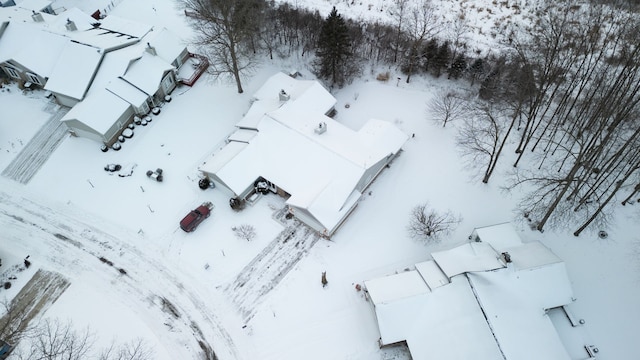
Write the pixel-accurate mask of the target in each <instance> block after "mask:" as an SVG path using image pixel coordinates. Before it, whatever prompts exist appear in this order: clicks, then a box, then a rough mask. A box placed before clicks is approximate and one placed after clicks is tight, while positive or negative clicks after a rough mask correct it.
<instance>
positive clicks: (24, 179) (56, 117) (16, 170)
mask: <svg viewBox="0 0 640 360" xmlns="http://www.w3.org/2000/svg"><path fill="white" fill-rule="evenodd" d="M56 108H57V110H55V112H53V114H52V115H51V118H50V119H49V120H48V121H47V122H46V123H45V124H44V125H43V126H42V128H40V130H39V131H38V132H37V133H36V134H35V135H34V136H33V138H31V140H30V141H29V142H28V143H27V144H26V145H25V147H24V148H23V149H22V150H21V151H20V153H19V154H18V156H16V157H15V158H14V159H13V161H11V163H10V164H9V165H8V166H7V167H6V168H5V169H4V170H3V171H2V176H4V177H7V178H9V179H13V180H15V181H17V182H19V183H22V184H26V183H28V182H29V180H31V178H32V177H33V176H34V175H35V174H36V173H37V172H38V170H40V167H41V166H42V165H44V163H45V162H46V161H47V159H48V158H49V156H50V155H51V154H52V153H53V151H54V150H55V149H56V148H57V147H58V145H60V143H61V142H62V140H63V139H64V138H65V136H67V126H66V125H65V124H63V123H62V122H60V119H62V117H63V116H64V115H65V114H66V113H67V112H69V108H67V107H56Z"/></svg>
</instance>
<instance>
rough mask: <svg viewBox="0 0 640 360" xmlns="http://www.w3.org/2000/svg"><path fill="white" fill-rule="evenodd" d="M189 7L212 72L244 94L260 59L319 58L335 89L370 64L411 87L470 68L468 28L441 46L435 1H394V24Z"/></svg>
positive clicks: (225, 1)
mask: <svg viewBox="0 0 640 360" xmlns="http://www.w3.org/2000/svg"><path fill="white" fill-rule="evenodd" d="M184 5H185V7H186V14H187V15H189V18H190V19H191V20H192V22H193V26H194V28H195V29H196V34H197V36H196V39H195V43H196V44H197V45H200V46H201V47H200V48H201V51H203V52H205V54H206V55H207V56H209V57H210V59H211V60H212V61H211V63H212V66H211V68H210V72H211V73H212V74H214V75H222V74H226V75H228V74H230V75H232V77H233V78H234V80H235V82H236V85H237V88H238V92H240V93H241V92H242V91H243V89H242V78H243V75H246V74H249V73H250V72H251V68H252V66H253V65H255V64H256V63H257V61H258V59H259V58H260V57H269V58H270V59H273V58H274V56H275V57H283V58H284V57H289V56H301V57H304V56H315V57H316V60H315V61H314V62H313V65H314V69H315V71H316V73H317V74H318V76H319V77H321V78H324V79H326V80H327V81H328V82H329V83H330V84H331V85H332V86H333V85H337V86H341V85H343V84H345V83H346V82H348V81H350V80H351V79H352V78H353V77H354V76H356V75H358V74H359V73H360V71H361V68H362V64H363V60H364V59H366V60H367V61H372V62H374V63H382V64H389V65H400V68H401V70H402V71H403V72H404V73H405V74H406V75H407V78H406V81H407V82H409V81H410V79H411V75H412V74H416V73H424V72H428V73H431V74H432V75H434V76H440V75H441V74H444V73H446V74H447V75H448V77H449V78H453V79H457V78H459V77H461V76H463V75H466V73H467V67H468V66H467V62H468V61H471V60H470V59H467V58H466V57H465V54H464V53H463V52H462V51H461V49H462V48H463V47H464V46H465V44H464V41H463V38H464V34H465V32H466V31H468V27H467V26H466V24H465V23H464V22H463V21H459V23H456V26H454V29H453V33H452V34H447V35H446V36H444V35H443V36H441V37H442V38H447V39H446V40H440V38H439V34H440V33H441V32H442V24H440V23H439V22H438V21H437V19H436V16H435V13H434V10H433V7H432V6H431V3H430V1H429V0H421V1H419V2H413V1H409V0H395V10H394V20H395V22H396V24H395V25H390V24H385V23H379V22H374V23H362V22H357V21H353V20H350V19H344V18H343V17H342V16H341V15H340V14H338V12H337V10H336V9H335V8H334V9H333V10H332V11H331V12H330V13H329V14H327V15H324V16H323V15H321V14H320V13H319V12H317V11H308V10H306V9H301V8H298V7H295V6H292V5H290V4H289V3H280V4H276V3H273V2H264V1H262V0H184ZM471 62H473V61H471Z"/></svg>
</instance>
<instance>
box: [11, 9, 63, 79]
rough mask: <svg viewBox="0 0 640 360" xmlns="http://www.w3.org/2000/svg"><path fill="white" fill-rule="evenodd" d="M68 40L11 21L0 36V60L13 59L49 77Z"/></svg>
mask: <svg viewBox="0 0 640 360" xmlns="http://www.w3.org/2000/svg"><path fill="white" fill-rule="evenodd" d="M25 39H29V41H25ZM68 41H69V39H68V38H65V37H63V36H60V35H56V34H53V33H50V32H47V31H41V30H40V29H38V28H36V27H33V26H30V25H28V24H25V23H21V22H15V21H12V22H10V23H9V25H8V26H7V27H6V29H5V31H4V33H3V34H2V38H0V62H3V61H7V60H14V61H16V62H18V63H20V64H21V65H22V66H24V67H26V68H28V69H29V70H31V71H33V72H34V73H36V74H38V75H41V76H44V77H49V76H50V75H51V73H52V71H53V68H54V65H55V63H56V61H57V60H58V57H59V56H60V54H61V53H62V50H63V49H64V47H65V46H66V44H67V43H68Z"/></svg>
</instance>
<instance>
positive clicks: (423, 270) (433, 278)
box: [416, 260, 450, 289]
mask: <svg viewBox="0 0 640 360" xmlns="http://www.w3.org/2000/svg"><path fill="white" fill-rule="evenodd" d="M416 270H417V271H418V272H419V273H420V276H422V278H423V279H424V282H426V283H427V285H428V286H429V288H430V289H435V288H437V287H440V286H443V285H447V284H448V283H449V282H450V281H449V278H448V277H447V275H445V273H444V272H442V269H440V267H439V266H438V263H436V262H435V261H433V260H429V261H423V262H421V263H417V264H416Z"/></svg>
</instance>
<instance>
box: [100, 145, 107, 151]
mask: <svg viewBox="0 0 640 360" xmlns="http://www.w3.org/2000/svg"><path fill="white" fill-rule="evenodd" d="M108 150H109V147H108V146H107V145H102V146H100V151H102V152H107V151H108Z"/></svg>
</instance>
